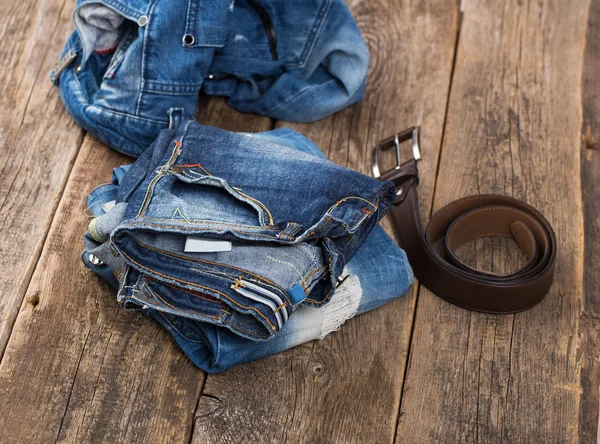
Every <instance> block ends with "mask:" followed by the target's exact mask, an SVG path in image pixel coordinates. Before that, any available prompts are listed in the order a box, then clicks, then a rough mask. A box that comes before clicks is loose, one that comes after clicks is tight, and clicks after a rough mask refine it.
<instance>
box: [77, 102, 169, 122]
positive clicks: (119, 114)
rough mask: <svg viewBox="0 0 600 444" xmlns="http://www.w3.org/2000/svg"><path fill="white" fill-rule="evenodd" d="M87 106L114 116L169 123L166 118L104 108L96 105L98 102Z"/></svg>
mask: <svg viewBox="0 0 600 444" xmlns="http://www.w3.org/2000/svg"><path fill="white" fill-rule="evenodd" d="M88 106H89V107H90V108H91V109H95V108H97V109H99V110H100V111H101V112H104V113H108V114H113V115H115V116H118V117H123V118H126V119H134V120H142V121H144V122H148V123H156V124H159V125H166V124H168V123H169V121H168V120H158V119H152V118H150V117H144V116H140V115H135V114H128V113H124V112H121V111H116V110H114V109H110V108H106V107H104V106H101V105H98V104H95V103H90V104H89V105H88Z"/></svg>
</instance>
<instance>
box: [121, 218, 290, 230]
mask: <svg viewBox="0 0 600 444" xmlns="http://www.w3.org/2000/svg"><path fill="white" fill-rule="evenodd" d="M146 219H147V220H165V219H163V218H162V217H150V216H144V220H146ZM188 220H189V221H190V222H202V223H207V224H221V225H233V226H234V227H248V228H256V229H260V230H271V231H279V228H269V227H259V226H257V225H242V224H233V223H230V222H221V221H218V220H204V219H188ZM140 224H141V222H133V223H130V224H129V225H128V226H137V225H140ZM153 226H160V225H153ZM167 226H169V227H175V228H179V227H177V226H175V225H167Z"/></svg>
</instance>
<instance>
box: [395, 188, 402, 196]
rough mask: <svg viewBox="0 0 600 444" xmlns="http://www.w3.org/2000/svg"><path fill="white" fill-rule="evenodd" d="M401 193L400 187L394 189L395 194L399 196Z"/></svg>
mask: <svg viewBox="0 0 600 444" xmlns="http://www.w3.org/2000/svg"><path fill="white" fill-rule="evenodd" d="M401 194H402V188H398V189H397V190H396V196H400V195H401Z"/></svg>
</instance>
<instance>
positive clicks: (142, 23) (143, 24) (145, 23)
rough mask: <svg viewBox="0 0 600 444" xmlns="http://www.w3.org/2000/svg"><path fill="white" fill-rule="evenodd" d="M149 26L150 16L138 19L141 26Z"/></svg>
mask: <svg viewBox="0 0 600 444" xmlns="http://www.w3.org/2000/svg"><path fill="white" fill-rule="evenodd" d="M147 24H148V16H147V15H143V16H141V17H140V18H139V19H138V25H139V26H146V25H147Z"/></svg>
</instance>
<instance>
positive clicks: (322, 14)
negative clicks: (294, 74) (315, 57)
mask: <svg viewBox="0 0 600 444" xmlns="http://www.w3.org/2000/svg"><path fill="white" fill-rule="evenodd" d="M330 7H331V0H325V1H324V2H323V5H322V6H321V9H319V12H318V14H317V17H316V18H315V22H314V24H313V26H312V28H311V30H310V32H309V34H308V37H307V39H306V44H305V45H304V49H303V50H302V53H301V54H300V57H299V61H298V63H289V64H288V67H289V68H301V67H304V65H305V64H306V61H307V60H308V57H309V56H310V54H311V52H312V50H313V48H314V47H315V43H316V41H317V37H318V36H319V34H320V33H321V29H322V28H323V24H324V23H325V18H326V17H327V13H328V12H329V8H330Z"/></svg>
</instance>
